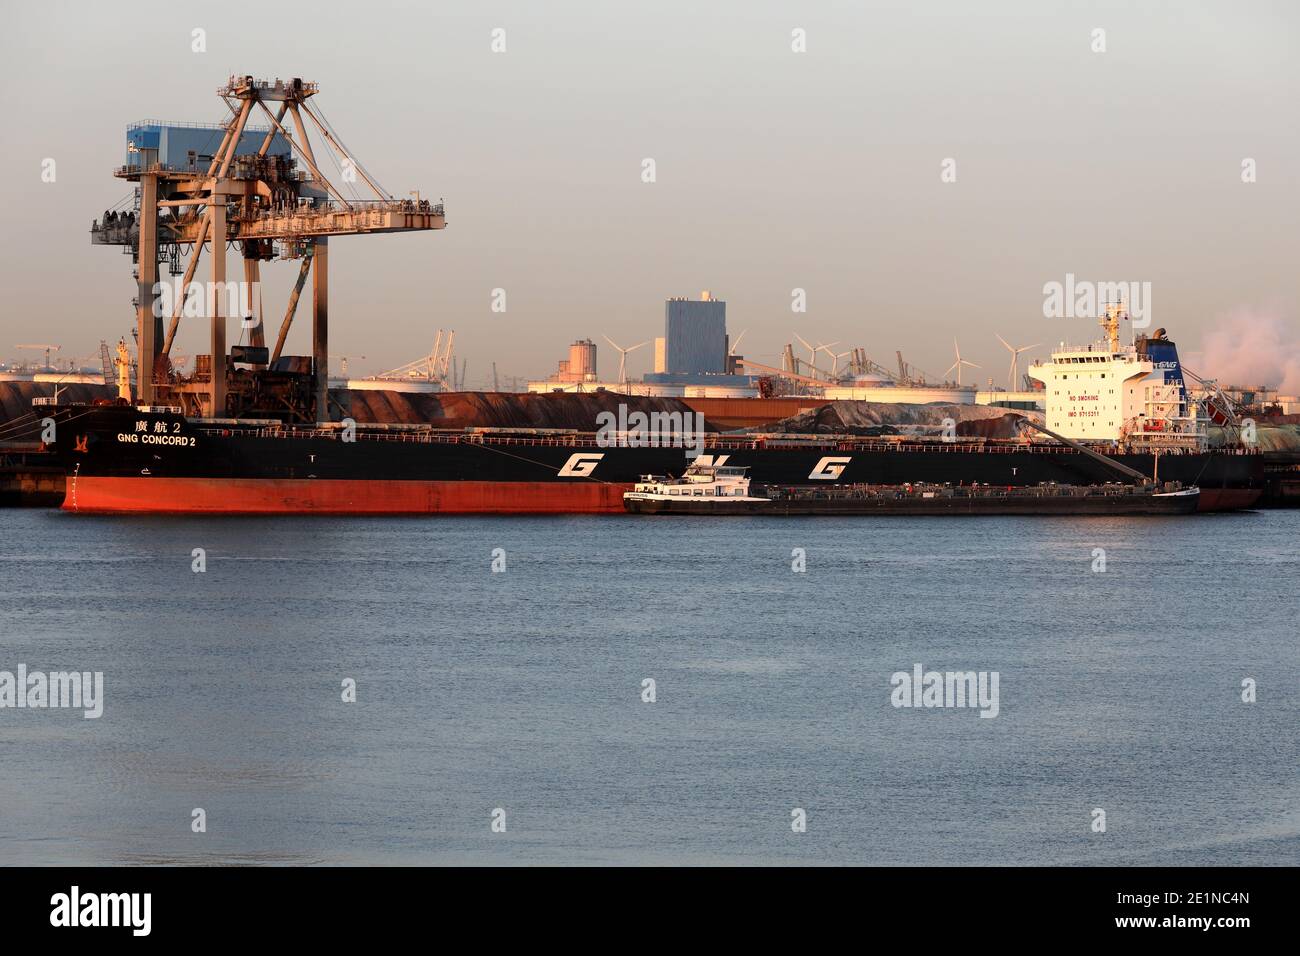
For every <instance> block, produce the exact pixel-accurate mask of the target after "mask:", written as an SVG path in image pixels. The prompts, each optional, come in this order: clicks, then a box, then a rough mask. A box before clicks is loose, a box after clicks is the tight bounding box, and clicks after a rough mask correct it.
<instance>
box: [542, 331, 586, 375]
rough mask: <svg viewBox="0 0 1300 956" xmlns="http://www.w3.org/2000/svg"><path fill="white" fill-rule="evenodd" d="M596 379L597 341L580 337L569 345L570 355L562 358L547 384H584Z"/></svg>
mask: <svg viewBox="0 0 1300 956" xmlns="http://www.w3.org/2000/svg"><path fill="white" fill-rule="evenodd" d="M594 381H596V343H595V342H593V341H592V340H591V339H578V341H576V342H574V343H573V344H572V345H570V346H569V357H568V358H567V359H560V363H559V366H558V368H557V369H556V372H555V374H554V375H552V376H551V377H550V379H548V381H547V384H571V385H572V384H582V383H589V382H594Z"/></svg>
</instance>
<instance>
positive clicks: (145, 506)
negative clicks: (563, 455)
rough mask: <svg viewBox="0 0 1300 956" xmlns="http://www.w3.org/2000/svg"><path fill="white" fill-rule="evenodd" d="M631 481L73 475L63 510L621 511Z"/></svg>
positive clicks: (422, 512)
mask: <svg viewBox="0 0 1300 956" xmlns="http://www.w3.org/2000/svg"><path fill="white" fill-rule="evenodd" d="M631 489H632V485H630V484H608V483H604V482H597V481H577V482H558V481H512V482H500V481H382V480H372V479H367V480H345V479H319V478H314V479H296V478H295V479H275V478H97V477H96V478H92V477H88V476H82V477H79V478H76V479H74V478H72V477H69V478H68V489H67V494H66V495H65V497H64V499H63V508H64V510H65V511H76V512H81V513H89V514H123V513H130V512H136V513H149V514H332V515H404V514H604V513H614V514H624V513H625V512H624V511H623V492H625V491H630V490H631Z"/></svg>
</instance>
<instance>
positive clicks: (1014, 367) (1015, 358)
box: [993, 332, 1043, 392]
mask: <svg viewBox="0 0 1300 956" xmlns="http://www.w3.org/2000/svg"><path fill="white" fill-rule="evenodd" d="M993 334H994V335H997V333H996V332H994V333H993ZM998 341H999V342H1001V343H1002V344H1003V345H1005V346H1006V347H1007V351H1009V352H1010V353H1011V371H1010V372H1009V373H1008V374H1007V391H1009V392H1014V391H1016V387H1017V386H1016V382H1018V381H1019V380H1020V379H1019V376H1018V375H1017V374H1016V373H1018V372H1019V371H1020V353H1021V352H1028V351H1029V350H1030V349H1036V348H1038V346H1040V345H1042V344H1043V343H1042V342H1035V343H1034V344H1033V345H1022V346H1021V347H1020V348H1018V349H1017V348H1012V347H1011V343H1010V342H1008V341H1007V340H1006V339H1004V338H1003V337H1002V336H1000V335H998Z"/></svg>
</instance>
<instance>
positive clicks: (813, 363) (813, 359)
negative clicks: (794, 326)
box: [791, 332, 821, 368]
mask: <svg viewBox="0 0 1300 956" xmlns="http://www.w3.org/2000/svg"><path fill="white" fill-rule="evenodd" d="M791 334H792V335H793V336H794V337H795V338H796V339H798V340H799V342H800V344H801V345H803V347H804V348H806V349H807V350H808V367H809V368H816V367H817V349H818V348H820V347H821V346H816V347H814V346H812V345H809V344H808V340H807V339H805V338H804V337H803V336H802V335H800V334H799V333H798V332H793V333H791Z"/></svg>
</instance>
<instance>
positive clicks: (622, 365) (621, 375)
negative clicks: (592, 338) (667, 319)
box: [602, 333, 743, 385]
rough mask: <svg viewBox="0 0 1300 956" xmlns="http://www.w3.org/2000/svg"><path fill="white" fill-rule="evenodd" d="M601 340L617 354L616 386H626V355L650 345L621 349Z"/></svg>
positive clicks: (608, 338) (611, 340)
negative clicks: (612, 347)
mask: <svg viewBox="0 0 1300 956" xmlns="http://www.w3.org/2000/svg"><path fill="white" fill-rule="evenodd" d="M742 334H743V333H742ZM602 338H604V340H605V341H606V342H608V343H609V344H610V345H612V346H614V351H615V352H617V353H618V384H620V385H626V384H627V353H628V352H635V351H636V350H637V349H639V348H640V347H641V346H642V345H649V344H650V343H649V342H648V341H646V342H639V343H637V344H636V345H633V346H632V347H631V348H626V349H625V348H623V346H621V345H619V344H618V343H617V342H615V341H614V340H613V339H611V338H610V337H609V336H608V335H605V336H602Z"/></svg>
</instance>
